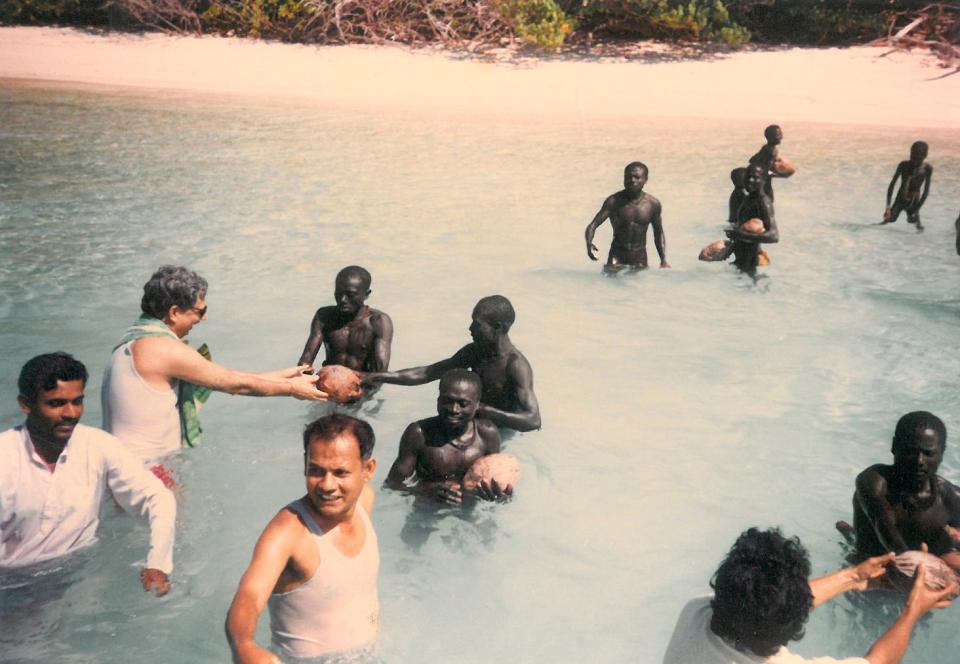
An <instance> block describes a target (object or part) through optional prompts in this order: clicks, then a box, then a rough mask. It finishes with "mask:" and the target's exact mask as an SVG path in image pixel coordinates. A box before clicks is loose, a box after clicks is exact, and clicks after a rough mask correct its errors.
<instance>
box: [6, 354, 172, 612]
mask: <svg viewBox="0 0 960 664" xmlns="http://www.w3.org/2000/svg"><path fill="white" fill-rule="evenodd" d="M86 384H87V369H86V367H84V366H83V364H82V363H80V362H78V361H77V360H75V359H74V358H73V357H71V356H70V355H67V354H66V353H48V354H46V355H38V356H37V357H34V358H33V359H31V360H30V361H29V362H27V363H26V364H25V365H23V369H21V371H20V378H19V380H18V381H17V386H18V388H19V390H20V396H19V397H18V398H17V401H18V402H19V404H20V409H21V410H22V411H23V412H24V413H25V414H26V416H27V420H26V422H25V423H24V424H23V425H22V426H18V427H15V428H13V429H10V430H8V431H4V432H3V433H2V434H0V570H2V569H5V568H14V567H24V566H27V565H32V564H34V563H40V562H43V561H45V560H51V559H53V558H59V557H61V556H66V555H68V554H71V553H73V552H74V551H77V550H79V549H82V548H84V547H87V546H90V545H91V544H93V543H94V542H96V541H97V527H98V525H99V524H100V508H101V506H102V503H103V498H104V495H105V494H106V493H107V492H109V493H110V494H111V495H112V496H113V498H114V500H116V502H117V504H118V505H120V507H122V508H123V509H124V510H125V511H126V512H129V513H130V514H135V515H137V516H140V517H143V518H145V520H147V521H149V523H150V551H149V553H148V554H147V562H146V566H145V568H144V569H143V570H142V571H141V572H140V579H141V581H142V583H143V589H144V590H146V591H150V590H155V591H156V593H157V595H165V594H166V593H167V592H168V591H169V590H170V582H169V579H168V575H169V574H170V571H171V570H172V569H173V538H174V522H175V520H176V515H177V504H176V501H175V500H174V498H173V494H172V493H170V491H168V490H167V489H166V488H164V486H163V484H162V483H161V482H160V480H158V479H157V478H156V477H154V476H153V475H152V474H151V473H150V471H148V470H147V469H146V468H144V467H143V463H142V461H141V460H140V459H139V458H138V457H137V456H135V455H134V454H132V453H131V452H130V451H129V450H127V449H126V448H125V447H124V445H123V444H122V443H121V441H119V440H117V439H116V438H114V437H113V436H111V435H110V434H108V433H104V432H103V431H100V430H99V429H94V428H93V427H88V426H84V425H82V424H80V423H79V422H80V418H81V417H82V416H83V408H84V406H83V392H84V389H85V388H86Z"/></svg>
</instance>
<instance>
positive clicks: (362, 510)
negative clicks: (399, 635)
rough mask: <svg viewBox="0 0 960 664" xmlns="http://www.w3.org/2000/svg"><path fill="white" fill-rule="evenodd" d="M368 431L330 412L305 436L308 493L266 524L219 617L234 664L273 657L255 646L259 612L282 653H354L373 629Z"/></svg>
mask: <svg viewBox="0 0 960 664" xmlns="http://www.w3.org/2000/svg"><path fill="white" fill-rule="evenodd" d="M373 446H374V434H373V429H371V428H370V425H369V424H367V423H366V422H364V421H363V420H359V419H357V418H355V417H350V416H349V415H343V414H339V413H338V414H333V415H326V416H324V417H321V418H320V419H318V420H315V421H314V422H312V423H310V424H309V425H307V428H306V429H305V430H304V432H303V450H304V454H303V458H304V475H305V476H306V485H307V493H306V495H304V496H303V497H301V498H299V499H298V500H295V501H293V502H292V503H290V504H289V505H287V506H286V507H285V508H283V509H282V510H281V511H280V512H279V513H278V514H277V515H276V516H275V517H273V519H272V520H271V521H270V523H269V524H267V527H266V528H265V529H264V531H263V533H262V534H261V535H260V539H259V540H258V541H257V545H256V548H255V549H254V551H253V560H252V561H251V562H250V566H249V567H248V568H247V571H246V572H244V574H243V578H241V579H240V585H239V587H238V588H237V592H236V595H234V598H233V603H232V604H231V605H230V611H229V612H228V613H227V621H226V632H227V641H228V642H229V644H230V649H231V651H232V652H233V659H234V661H235V662H242V663H244V664H247V663H252V662H276V663H278V664H279V662H280V660H279V659H278V658H277V657H275V656H273V655H272V654H271V653H270V652H268V651H266V650H264V649H263V648H260V647H259V646H258V645H257V644H256V642H255V641H254V634H255V632H256V627H257V620H258V619H259V617H260V613H261V612H262V611H263V607H264V605H267V606H268V608H269V611H270V630H271V632H272V635H273V637H272V638H273V646H274V648H275V649H276V650H277V651H278V652H280V653H281V654H283V655H285V656H291V657H320V656H324V655H331V654H334V653H352V652H354V651H362V650H364V649H365V648H366V647H367V646H369V645H370V644H371V643H372V642H373V640H374V638H375V637H376V634H377V629H378V627H379V615H380V609H379V601H378V599H377V572H378V569H379V565H380V557H379V553H378V551H377V535H376V533H375V532H374V530H373V526H372V524H371V522H370V510H371V509H372V507H373V491H372V490H371V489H370V487H369V486H368V482H369V481H370V478H371V477H373V472H374V470H376V467H377V463H376V461H375V460H374V458H373Z"/></svg>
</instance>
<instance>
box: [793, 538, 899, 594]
mask: <svg viewBox="0 0 960 664" xmlns="http://www.w3.org/2000/svg"><path fill="white" fill-rule="evenodd" d="M893 556H894V553H893V552H892V551H891V552H890V553H885V554H883V555H882V556H874V557H873V558H867V559H866V560H864V561H863V562H862V563H860V564H859V565H855V566H853V567H847V568H844V569H842V570H840V571H837V572H834V573H832V574H826V575H824V576H819V577H817V578H816V579H812V580H811V581H810V592H811V593H812V594H813V606H814V607H818V606H820V605H821V604H823V603H824V602H827V601H829V600H831V599H833V598H834V597H836V596H837V595H839V594H840V593H845V592H847V591H848V590H866V589H867V585H868V584H869V583H870V581H871V580H872V579H876V578H879V577H881V576H883V575H884V573H885V572H886V571H887V565H888V564H889V563H890V561H891V560H893Z"/></svg>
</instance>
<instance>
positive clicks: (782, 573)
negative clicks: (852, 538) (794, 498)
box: [710, 528, 813, 657]
mask: <svg viewBox="0 0 960 664" xmlns="http://www.w3.org/2000/svg"><path fill="white" fill-rule="evenodd" d="M809 577H810V559H809V558H808V556H807V550H806V549H805V548H803V545H802V544H801V543H800V540H799V539H797V538H796V537H791V538H786V537H784V536H783V535H782V534H781V533H780V529H779V528H771V529H770V530H758V529H756V528H750V529H749V530H747V531H746V532H744V533H742V534H741V535H740V537H738V538H737V541H736V542H735V543H734V545H733V548H732V549H730V553H728V554H727V557H726V558H725V559H724V561H723V563H721V565H720V567H719V568H718V569H717V572H716V574H714V575H713V579H712V580H711V581H710V587H711V588H713V592H714V598H713V601H711V602H710V607H711V608H712V609H713V617H712V618H711V620H710V629H711V630H712V631H713V633H714V634H716V635H717V636H720V637H722V638H723V639H724V640H726V641H727V642H728V643H730V644H731V645H732V646H733V647H734V648H736V649H737V650H740V651H741V652H745V651H750V652H752V653H753V654H755V655H759V656H760V657H769V656H771V655H773V654H774V653H776V652H777V650H779V649H780V647H781V646H783V645H786V644H787V642H788V641H793V640H796V639H799V638H801V637H802V636H803V625H804V623H806V622H807V616H808V615H809V614H810V609H811V608H812V606H813V594H812V593H811V592H810V582H809Z"/></svg>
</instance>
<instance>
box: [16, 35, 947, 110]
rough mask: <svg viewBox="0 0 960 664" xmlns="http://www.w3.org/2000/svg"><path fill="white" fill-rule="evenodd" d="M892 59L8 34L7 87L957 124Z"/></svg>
mask: <svg viewBox="0 0 960 664" xmlns="http://www.w3.org/2000/svg"><path fill="white" fill-rule="evenodd" d="M648 50H649V54H647V51H648ZM890 51H891V49H889V48H886V47H870V46H857V47H851V48H844V49H840V48H823V49H812V48H786V49H783V50H746V51H736V52H730V53H711V54H708V55H704V56H702V57H688V56H687V55H685V54H684V53H683V52H682V49H676V50H675V51H674V50H671V47H670V46H669V45H663V44H657V43H651V44H645V45H642V46H641V55H639V56H638V58H637V59H628V58H623V57H619V58H610V57H606V56H602V57H592V56H586V55H585V56H571V55H564V56H559V57H558V56H548V57H545V58H543V59H538V58H534V57H528V56H519V57H517V56H516V53H513V54H512V55H513V56H514V57H511V54H510V53H507V52H506V49H505V50H504V52H503V53H501V54H500V55H502V56H505V57H501V58H499V59H480V58H477V57H475V56H472V55H469V54H461V53H457V52H451V51H445V50H440V49H437V50H434V49H410V48H406V47H399V46H398V47H391V46H308V45H298V44H282V43H275V42H263V41H253V40H246V39H240V38H228V37H213V36H206V37H187V36H170V35H165V34H159V33H146V34H129V33H106V34H94V33H91V32H84V31H80V30H76V29H70V28H35V27H12V28H9V27H4V28H0V80H5V81H31V82H35V83H38V84H43V83H52V84H59V85H68V86H69V85H74V86H77V85H80V86H83V85H93V86H108V87H112V88H117V87H119V88H131V89H140V90H178V91H184V92H194V93H214V94H219V93H227V94H240V95H253V96H257V97H266V98H278V97H279V98H287V99H305V100H311V101H317V102H320V103H324V104H329V105H333V106H345V107H365V108H372V109H383V110H407V111H414V112H417V111H430V112H436V111H440V112H456V113H476V114H482V115H488V114H527V115H533V116H537V117H543V116H551V115H552V116H577V117H581V118H583V117H586V118H589V117H598V118H601V117H603V118H615V117H624V116H626V117H629V116H641V117H645V116H650V117H685V118H706V119H736V120H756V121H759V122H762V123H768V122H779V123H784V122H814V123H817V122H820V123H830V124H856V125H869V126H890V127H910V128H917V129H921V128H924V129H927V128H930V129H958V128H960V75H954V76H944V74H946V73H948V72H949V70H945V69H943V68H941V67H939V66H937V61H936V58H935V57H934V56H932V55H930V54H928V53H926V52H924V53H920V52H913V53H909V52H903V51H894V52H890ZM883 54H888V55H886V56H885V57H881V56H883ZM827 72H828V73H829V75H825V74H826V73H827ZM937 77H942V78H937Z"/></svg>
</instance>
